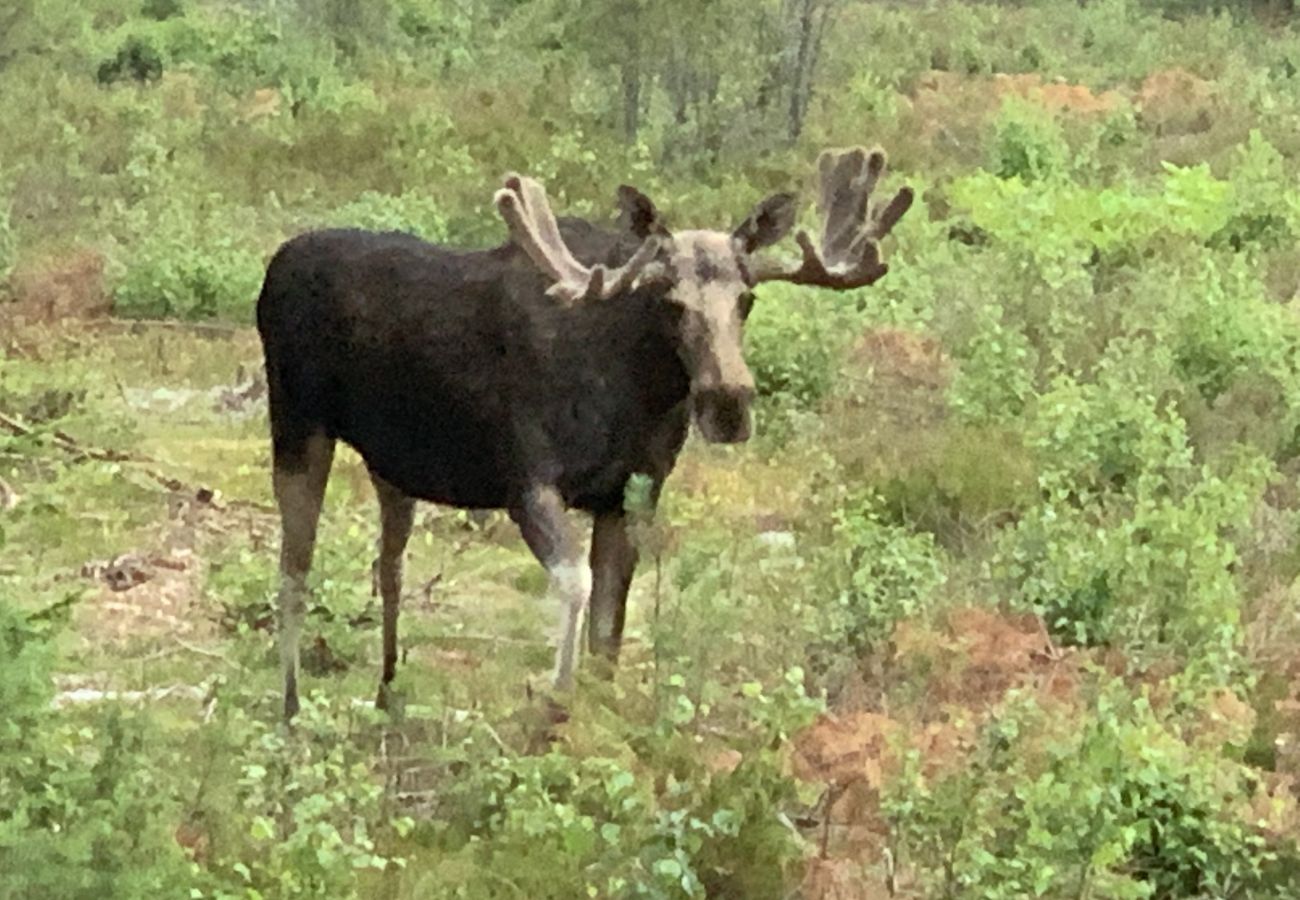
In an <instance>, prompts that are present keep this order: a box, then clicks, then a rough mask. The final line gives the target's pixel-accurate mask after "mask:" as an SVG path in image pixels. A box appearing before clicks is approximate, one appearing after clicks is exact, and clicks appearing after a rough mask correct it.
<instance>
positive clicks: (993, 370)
mask: <svg viewBox="0 0 1300 900" xmlns="http://www.w3.org/2000/svg"><path fill="white" fill-rule="evenodd" d="M1002 318H1003V316H1002V310H1001V309H1000V308H999V307H998V306H996V305H994V304H990V305H989V306H986V307H983V308H982V309H981V310H979V312H978V319H977V322H976V327H975V331H974V334H973V335H972V336H971V337H970V338H969V340H968V341H967V343H966V347H965V348H964V351H965V352H964V356H963V358H961V362H960V364H959V366H958V368H957V373H956V375H955V377H954V378H953V381H952V385H951V386H950V387H949V390H948V400H949V402H950V403H951V404H952V408H953V411H954V412H955V413H957V415H959V416H961V417H962V418H963V419H964V420H965V421H967V422H978V423H983V422H1004V421H1008V420H1013V419H1016V418H1018V417H1019V416H1020V415H1021V413H1023V412H1024V410H1025V405H1026V404H1027V403H1028V402H1029V400H1030V398H1031V397H1032V396H1033V393H1034V368H1035V366H1034V362H1035V360H1036V358H1037V353H1036V352H1035V350H1034V348H1033V346H1032V345H1031V344H1030V342H1029V340H1028V339H1027V338H1026V337H1025V335H1024V334H1023V333H1021V332H1020V331H1018V330H1016V329H1014V328H1013V327H1010V326H1008V325H1006V324H1004V322H1003V321H1002Z"/></svg>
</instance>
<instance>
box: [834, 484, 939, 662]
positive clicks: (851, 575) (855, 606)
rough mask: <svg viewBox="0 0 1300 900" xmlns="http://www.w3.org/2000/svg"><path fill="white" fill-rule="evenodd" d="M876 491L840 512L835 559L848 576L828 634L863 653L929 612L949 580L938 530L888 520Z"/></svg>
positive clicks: (836, 603)
mask: <svg viewBox="0 0 1300 900" xmlns="http://www.w3.org/2000/svg"><path fill="white" fill-rule="evenodd" d="M878 507H879V500H878V499H877V498H875V497H870V496H868V497H850V498H849V499H848V500H847V502H845V504H844V505H843V506H842V507H841V508H840V509H839V510H837V511H836V513H835V520H834V521H835V525H834V532H833V534H834V537H833V542H832V544H831V545H830V547H829V548H828V550H827V553H828V557H829V561H830V563H831V564H832V565H833V566H834V567H835V568H836V569H837V570H839V571H841V572H842V573H843V578H844V579H846V580H847V583H845V584H844V585H843V586H842V588H841V589H840V593H839V595H838V596H837V597H835V598H834V600H833V601H832V606H831V610H830V612H829V614H828V619H829V622H828V624H827V625H826V626H825V635H826V637H827V638H828V639H829V640H831V641H832V642H833V643H836V644H839V645H842V646H845V647H847V648H849V649H851V650H853V651H855V652H858V653H861V652H863V651H865V650H867V649H868V648H870V647H871V646H872V645H874V644H875V643H877V642H878V641H880V640H881V639H883V638H885V637H888V636H889V634H890V632H891V631H892V630H893V627H894V625H895V624H896V623H897V622H899V621H901V620H902V619H905V618H912V617H918V616H921V615H923V614H924V613H925V612H926V611H927V610H928V609H929V607H930V605H931V603H932V602H933V601H934V598H935V594H936V592H937V591H938V589H939V588H940V587H941V586H942V585H943V583H944V581H945V577H946V576H945V574H944V565H943V558H942V556H941V554H940V552H939V550H938V549H937V548H936V547H935V544H934V536H933V535H930V534H914V533H912V532H910V531H908V530H907V529H905V528H902V527H900V526H898V525H891V524H888V523H886V522H885V521H883V518H882V515H881V512H880V509H879V508H878Z"/></svg>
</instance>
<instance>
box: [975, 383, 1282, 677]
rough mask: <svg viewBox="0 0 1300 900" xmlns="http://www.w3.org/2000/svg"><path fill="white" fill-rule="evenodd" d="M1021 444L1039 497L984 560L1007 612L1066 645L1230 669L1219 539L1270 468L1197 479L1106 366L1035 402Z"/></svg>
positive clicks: (1174, 430)
mask: <svg viewBox="0 0 1300 900" xmlns="http://www.w3.org/2000/svg"><path fill="white" fill-rule="evenodd" d="M1038 406H1039V413H1038V416H1037V418H1036V421H1035V423H1034V430H1033V432H1032V435H1031V446H1033V447H1034V448H1035V449H1036V451H1037V455H1038V458H1039V459H1040V461H1041V462H1040V465H1041V467H1042V468H1041V470H1040V476H1039V488H1040V490H1041V491H1042V496H1043V501H1042V503H1041V504H1040V505H1038V506H1037V507H1034V508H1032V509H1030V510H1029V511H1028V512H1027V513H1026V515H1025V516H1024V517H1023V518H1022V519H1021V520H1020V522H1019V523H1018V524H1017V525H1016V527H1015V528H1014V529H1013V530H1012V531H1010V532H1008V533H1007V534H1006V535H1005V536H1004V538H1003V541H1002V547H1001V550H1000V554H999V557H998V561H997V566H998V567H999V569H1000V571H1001V572H1002V574H1003V575H1004V576H1005V577H1007V578H1008V579H1009V580H1010V581H1011V583H1012V584H1013V585H1014V586H1015V588H1016V590H1017V596H1018V598H1019V600H1020V602H1022V603H1024V604H1026V605H1028V606H1029V607H1031V608H1032V609H1034V610H1035V611H1036V612H1038V613H1039V614H1040V615H1042V616H1043V617H1044V619H1045V620H1046V621H1047V624H1048V627H1049V628H1051V629H1052V630H1053V631H1054V632H1055V633H1056V634H1057V635H1059V636H1060V637H1061V638H1062V639H1064V640H1067V641H1071V642H1076V643H1084V644H1087V643H1097V642H1105V641H1122V642H1123V643H1124V644H1125V645H1126V646H1130V647H1134V648H1139V647H1140V648H1144V649H1147V650H1155V649H1156V648H1159V647H1161V646H1174V647H1177V648H1180V649H1182V650H1185V651H1187V652H1193V653H1196V654H1199V655H1201V656H1202V657H1203V658H1204V659H1205V660H1207V661H1211V662H1213V663H1214V664H1227V663H1229V662H1231V659H1232V653H1233V646H1234V643H1235V639H1236V627H1237V624H1238V615H1239V609H1240V604H1241V597H1240V593H1239V589H1238V587H1237V585H1236V583H1235V581H1234V579H1233V576H1232V572H1231V566H1232V563H1233V561H1234V560H1235V558H1236V551H1235V547H1234V544H1233V542H1232V540H1231V537H1230V535H1231V532H1232V530H1233V529H1235V528H1241V527H1244V526H1245V525H1246V523H1247V522H1248V521H1249V516H1250V512H1251V510H1252V509H1253V507H1254V504H1255V503H1256V501H1257V499H1258V497H1259V495H1260V492H1261V491H1262V490H1263V486H1264V482H1265V479H1266V475H1267V472H1268V470H1269V467H1268V466H1267V464H1265V463H1264V461H1263V460H1261V459H1260V458H1259V457H1258V456H1250V455H1244V456H1242V455H1239V456H1238V458H1237V459H1236V460H1235V461H1231V462H1235V464H1229V465H1228V468H1227V471H1224V472H1213V471H1210V470H1209V469H1208V467H1207V468H1204V469H1200V470H1198V469H1197V467H1196V466H1194V464H1193V462H1192V453H1191V449H1190V447H1189V446H1188V444H1187V436H1186V430H1185V427H1184V425H1183V423H1182V421H1181V420H1180V419H1179V418H1178V417H1177V416H1176V414H1174V413H1173V412H1171V411H1169V410H1167V409H1164V410H1162V409H1161V408H1160V407H1159V406H1158V405H1157V403H1156V400H1155V398H1154V397H1152V396H1150V395H1145V396H1144V395H1143V393H1142V392H1141V390H1140V389H1138V388H1136V387H1135V386H1134V385H1133V384H1131V383H1129V382H1127V381H1126V380H1125V378H1124V377H1123V374H1122V373H1120V372H1118V371H1115V370H1111V371H1107V372H1106V373H1104V376H1103V380H1101V381H1100V382H1099V383H1097V384H1093V385H1081V384H1078V383H1075V382H1070V381H1066V380H1062V381H1061V382H1060V383H1058V384H1057V386H1056V387H1055V388H1054V390H1053V391H1051V392H1050V393H1048V394H1046V395H1044V396H1043V397H1042V398H1041V399H1040V400H1039V404H1038Z"/></svg>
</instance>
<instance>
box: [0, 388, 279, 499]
mask: <svg viewBox="0 0 1300 900" xmlns="http://www.w3.org/2000/svg"><path fill="white" fill-rule="evenodd" d="M0 429H3V430H5V431H7V432H9V433H10V434H12V435H15V436H17V437H33V438H35V437H40V436H41V432H40V431H38V430H37V429H36V428H33V427H32V426H31V425H29V424H27V423H26V422H24V421H23V420H22V419H21V418H19V417H17V416H14V415H10V414H6V413H4V412H0ZM48 434H49V436H50V437H51V438H53V443H54V446H55V447H57V448H58V449H60V450H62V451H64V452H65V453H68V454H70V455H71V456H73V457H75V458H76V459H77V460H87V459H89V460H95V461H96V462H109V463H129V464H130V465H131V467H132V471H134V472H138V473H139V474H141V475H143V476H145V477H146V478H148V479H149V480H150V481H152V482H154V483H155V484H157V485H159V486H161V487H163V488H165V489H166V490H168V491H170V492H172V493H174V494H188V495H189V496H191V497H193V498H194V499H195V500H197V501H198V502H199V503H202V504H205V505H207V506H211V507H213V508H214V509H218V510H220V509H224V508H226V507H227V506H230V507H242V508H244V509H252V510H256V511H258V512H264V513H272V512H274V511H275V510H274V508H273V507H271V506H270V505H269V504H266V503H258V502H256V501H254V500H227V501H226V502H225V503H221V502H218V500H217V498H216V492H215V491H214V490H212V489H211V488H207V487H195V486H194V485H189V484H186V483H185V482H183V481H181V480H180V479H179V478H172V477H171V476H170V475H166V474H164V473H162V472H161V471H159V470H158V469H156V468H153V466H156V465H158V463H157V461H156V460H153V459H150V458H149V457H146V456H132V455H130V454H128V453H123V452H122V451H120V450H106V449H104V448H102V447H89V446H87V445H85V444H82V443H81V442H80V441H78V440H76V439H75V438H74V437H72V435H70V434H68V433H67V432H66V431H60V430H58V429H55V430H53V431H50V432H48Z"/></svg>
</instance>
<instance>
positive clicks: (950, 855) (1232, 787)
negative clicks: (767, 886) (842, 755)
mask: <svg viewBox="0 0 1300 900" xmlns="http://www.w3.org/2000/svg"><path fill="white" fill-rule="evenodd" d="M1228 750H1229V748H1221V747H1217V746H1213V745H1204V744H1202V745H1190V744H1188V743H1186V742H1184V741H1183V740H1182V739H1181V738H1180V736H1179V734H1178V733H1177V731H1176V730H1175V729H1174V728H1173V727H1171V726H1170V725H1169V724H1168V723H1166V722H1163V721H1161V719H1160V717H1159V716H1157V715H1156V714H1155V713H1154V711H1153V710H1152V708H1151V706H1150V705H1149V704H1148V703H1147V701H1146V700H1145V699H1143V698H1141V697H1133V696H1131V695H1130V694H1129V693H1128V692H1127V690H1126V689H1125V688H1124V687H1123V686H1122V685H1119V684H1113V685H1103V686H1102V688H1101V689H1100V692H1099V696H1098V697H1097V700H1096V702H1095V703H1094V704H1092V705H1091V706H1090V707H1089V708H1087V709H1082V710H1079V709H1062V708H1060V707H1056V706H1053V705H1050V704H1048V703H1041V702H1040V701H1038V700H1037V699H1036V698H1035V697H1034V696H1033V695H1032V694H1031V693H1029V692H1025V693H1018V694H1013V695H1012V696H1011V697H1009V698H1008V701H1007V702H1006V703H1005V704H1004V705H1003V706H1002V708H1000V709H999V710H998V711H997V713H996V715H995V716H994V717H993V718H992V720H991V721H990V722H989V724H988V725H986V726H985V727H984V728H983V729H982V733H981V735H980V738H979V743H978V746H977V747H976V749H975V750H974V751H973V753H972V758H970V759H968V760H967V761H966V762H965V764H964V765H963V766H961V767H960V768H958V769H957V770H955V771H953V770H951V769H949V770H947V771H946V772H945V774H941V775H939V776H937V777H935V776H928V777H927V776H926V775H924V774H922V771H921V769H920V768H919V766H918V765H917V763H918V761H919V760H918V759H917V757H915V756H913V757H912V761H911V763H910V764H909V765H908V766H906V767H905V774H904V775H903V777H901V778H900V779H899V780H898V781H897V782H896V783H894V784H892V785H891V786H890V787H889V788H888V789H887V791H886V794H887V799H886V802H885V809H886V811H887V815H888V817H889V818H890V820H891V824H892V827H893V829H894V833H895V834H897V835H898V836H899V837H900V838H901V843H902V844H903V847H902V852H904V853H906V856H905V857H904V858H905V859H906V860H907V861H908V862H909V863H910V864H911V865H913V866H917V867H919V868H921V870H922V872H923V873H925V875H926V876H928V879H927V880H930V881H931V883H932V884H934V886H935V887H936V888H937V887H938V886H939V885H940V884H942V883H944V882H945V881H946V883H947V889H948V891H949V892H953V893H954V895H956V896H972V897H973V896H978V897H987V898H1013V897H1041V896H1047V897H1075V896H1098V897H1101V896H1104V897H1117V898H1120V897H1127V898H1143V897H1206V896H1228V895H1232V894H1234V893H1238V894H1239V895H1240V896H1251V897H1277V898H1281V897H1285V896H1290V893H1291V891H1292V890H1293V889H1294V884H1293V882H1292V880H1291V876H1290V875H1288V868H1289V869H1290V870H1291V871H1294V867H1295V865H1296V863H1297V852H1296V851H1297V848H1296V846H1295V843H1294V841H1293V840H1281V841H1277V842H1276V843H1273V842H1271V841H1270V839H1269V837H1268V836H1267V835H1266V833H1265V832H1264V831H1263V830H1262V829H1261V828H1260V827H1259V826H1258V825H1257V823H1256V820H1255V817H1254V816H1253V814H1252V813H1251V811H1250V807H1249V804H1248V803H1246V802H1245V800H1244V798H1245V797H1246V796H1248V795H1249V793H1250V791H1251V790H1252V788H1253V784H1252V782H1253V775H1252V773H1251V771H1250V770H1249V769H1248V768H1247V767H1245V766H1243V765H1241V764H1240V763H1238V762H1236V761H1234V760H1232V759H1231V757H1230V756H1229V754H1228V753H1227V752H1225V751H1228ZM927 870H928V871H927Z"/></svg>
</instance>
